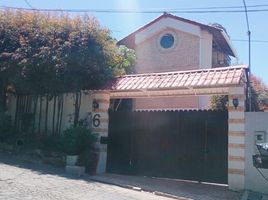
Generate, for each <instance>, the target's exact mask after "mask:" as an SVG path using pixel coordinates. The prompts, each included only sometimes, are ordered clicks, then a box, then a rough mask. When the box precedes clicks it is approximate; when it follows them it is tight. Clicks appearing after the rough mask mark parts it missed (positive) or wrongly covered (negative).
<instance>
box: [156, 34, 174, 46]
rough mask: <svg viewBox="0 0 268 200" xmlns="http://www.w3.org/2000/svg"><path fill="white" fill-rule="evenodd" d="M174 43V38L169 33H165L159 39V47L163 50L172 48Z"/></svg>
mask: <svg viewBox="0 0 268 200" xmlns="http://www.w3.org/2000/svg"><path fill="white" fill-rule="evenodd" d="M174 42H175V38H174V36H173V35H171V34H170V33H166V34H165V35H163V36H162V37H161V39H160V45H161V47H163V48H165V49H168V48H170V47H172V46H173V44H174Z"/></svg>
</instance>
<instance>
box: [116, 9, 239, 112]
mask: <svg viewBox="0 0 268 200" xmlns="http://www.w3.org/2000/svg"><path fill="white" fill-rule="evenodd" d="M118 45H126V46H127V47H128V48H131V49H134V50H135V51H136V56H137V63H136V66H135V72H136V73H154V72H170V71H186V70H196V69H204V68H213V67H226V66H229V65H230V61H231V58H230V57H234V58H237V55H236V51H235V50H234V48H233V46H232V45H231V42H230V38H229V36H228V35H227V33H226V32H225V30H224V29H222V28H219V26H210V25H205V24H201V23H198V22H195V21H191V20H188V19H184V18H181V17H177V16H174V15H171V14H168V13H164V14H163V15H161V16H160V17H158V18H156V19H155V20H153V21H152V22H150V23H148V24H146V25H145V26H143V27H141V28H140V29H138V30H137V31H135V32H133V33H131V34H130V35H128V36H126V37H125V38H123V39H122V40H120V41H118ZM205 108H209V97H207V96H201V97H197V96H191V97H168V98H154V99H135V100H134V101H133V109H134V110H144V109H205Z"/></svg>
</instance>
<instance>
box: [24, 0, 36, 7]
mask: <svg viewBox="0 0 268 200" xmlns="http://www.w3.org/2000/svg"><path fill="white" fill-rule="evenodd" d="M24 2H25V3H26V4H27V5H28V6H29V7H30V8H31V9H35V8H34V7H33V6H32V5H31V4H30V3H29V2H28V0H24Z"/></svg>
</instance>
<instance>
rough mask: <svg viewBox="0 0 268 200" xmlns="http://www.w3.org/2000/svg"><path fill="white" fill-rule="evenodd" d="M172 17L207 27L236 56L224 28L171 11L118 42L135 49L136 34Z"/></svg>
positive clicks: (225, 50)
mask: <svg viewBox="0 0 268 200" xmlns="http://www.w3.org/2000/svg"><path fill="white" fill-rule="evenodd" d="M167 17H169V18H172V19H175V20H180V21H183V22H186V23H189V24H193V25H196V26H199V27H200V28H202V29H205V30H207V31H209V32H210V33H211V34H212V35H213V38H214V40H215V41H216V42H217V44H219V45H220V47H221V49H222V50H223V51H224V52H226V53H227V54H229V55H230V56H233V57H235V56H236V52H234V50H233V49H232V47H231V46H230V44H229V43H228V41H227V40H226V38H225V37H224V36H223V34H222V32H223V30H221V29H219V28H216V27H213V26H209V25H205V24H201V23H199V22H195V21H192V20H188V19H185V18H182V17H178V16H175V15H171V14H169V13H164V14H163V15H161V16H160V17H158V18H156V19H155V20H153V21H151V22H150V23H148V24H146V25H144V26H143V27H141V28H139V29H138V30H136V31H135V32H133V33H131V34H129V35H128V36H126V37H124V38H123V39H121V40H119V41H118V42H117V44H118V45H126V46H127V47H128V48H131V49H135V35H136V34H137V33H138V32H140V31H142V30H144V29H146V28H147V27H149V26H151V25H152V24H154V23H155V22H157V21H159V20H160V19H162V18H167Z"/></svg>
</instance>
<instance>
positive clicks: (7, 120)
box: [0, 111, 12, 142]
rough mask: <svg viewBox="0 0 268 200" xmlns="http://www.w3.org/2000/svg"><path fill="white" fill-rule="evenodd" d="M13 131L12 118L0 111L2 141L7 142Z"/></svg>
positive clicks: (0, 136)
mask: <svg viewBox="0 0 268 200" xmlns="http://www.w3.org/2000/svg"><path fill="white" fill-rule="evenodd" d="M11 131H12V123H11V117H10V116H9V115H6V114H5V113H4V112H1V111H0V141H1V142H5V141H6V140H7V139H8V138H9V135H10V134H11Z"/></svg>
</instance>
